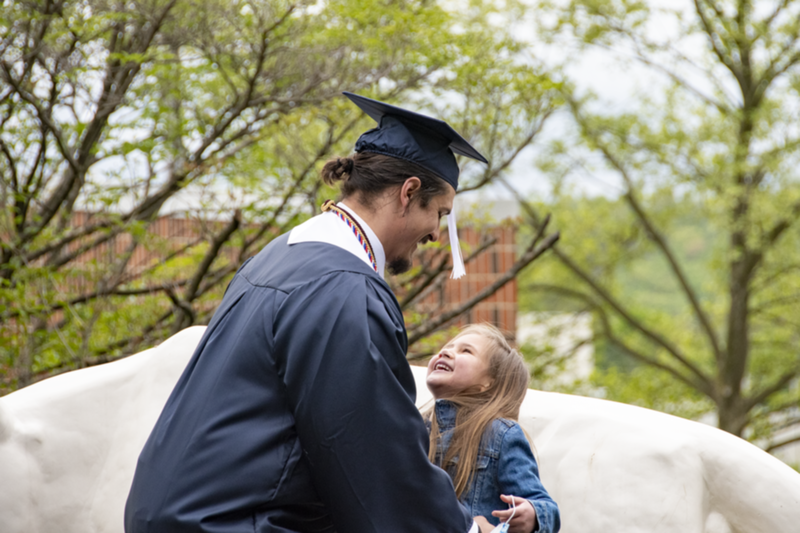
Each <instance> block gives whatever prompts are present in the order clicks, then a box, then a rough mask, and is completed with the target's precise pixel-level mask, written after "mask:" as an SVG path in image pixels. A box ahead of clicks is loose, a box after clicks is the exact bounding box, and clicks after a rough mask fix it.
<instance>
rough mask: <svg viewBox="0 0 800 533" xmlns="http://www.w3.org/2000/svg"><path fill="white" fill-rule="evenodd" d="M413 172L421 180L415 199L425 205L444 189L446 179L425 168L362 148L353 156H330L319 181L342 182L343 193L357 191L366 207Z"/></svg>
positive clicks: (354, 192)
mask: <svg viewBox="0 0 800 533" xmlns="http://www.w3.org/2000/svg"><path fill="white" fill-rule="evenodd" d="M412 176H416V177H418V178H419V180H420V182H422V187H421V188H420V191H419V193H418V196H417V198H418V200H419V202H420V204H421V205H422V207H426V206H427V205H428V202H430V200H431V198H433V197H434V196H437V195H439V194H442V193H444V192H445V191H446V190H447V187H449V186H450V185H448V183H447V182H446V181H444V180H443V179H442V178H440V177H439V176H437V175H436V174H434V173H433V172H431V171H430V170H426V169H425V168H423V167H421V166H419V165H417V164H416V163H411V162H409V161H404V160H402V159H398V158H396V157H391V156H388V155H383V154H374V153H371V152H361V153H357V154H355V155H353V156H352V157H337V158H335V159H331V160H330V161H328V162H327V163H325V166H324V167H322V181H324V182H325V183H327V184H328V185H333V184H335V183H336V182H337V181H341V182H342V197H343V198H344V199H347V198H348V197H350V196H352V195H354V194H357V195H358V201H359V202H361V203H362V204H364V205H365V206H367V207H372V205H371V204H372V202H373V200H375V198H377V197H378V196H380V195H381V194H382V193H383V192H384V191H385V190H386V189H388V188H390V187H400V186H401V185H403V183H405V181H406V180H407V179H408V178H410V177H412Z"/></svg>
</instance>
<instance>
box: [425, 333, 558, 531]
mask: <svg viewBox="0 0 800 533" xmlns="http://www.w3.org/2000/svg"><path fill="white" fill-rule="evenodd" d="M528 379H529V374H528V370H527V369H526V368H525V364H524V363H523V361H522V357H521V356H520V355H519V354H518V353H517V352H516V351H514V350H513V349H512V348H511V347H510V346H509V345H508V343H507V342H506V340H505V338H504V337H503V334H502V333H501V332H500V331H499V330H498V329H497V328H495V327H493V326H490V325H488V324H481V325H473V326H468V327H466V328H465V329H464V330H462V331H461V333H459V334H458V335H457V336H456V337H455V338H454V339H452V340H451V341H450V342H448V343H447V344H446V345H445V346H444V348H442V350H441V351H440V352H439V353H438V354H437V355H435V356H434V357H433V358H432V359H431V360H430V363H428V376H427V385H428V389H429V390H430V391H431V393H433V397H434V398H435V399H436V403H435V404H434V406H433V407H432V408H431V409H430V410H428V411H427V412H425V413H424V414H423V416H424V417H425V419H426V421H427V422H428V425H429V427H430V448H429V454H428V455H429V457H430V459H431V461H432V462H433V463H434V464H436V465H438V466H440V467H442V468H444V469H445V470H446V471H447V473H448V474H449V475H450V477H451V478H452V480H453V486H454V487H455V491H456V495H457V496H458V498H459V500H460V501H461V502H462V503H463V504H464V505H466V506H467V508H468V509H469V510H470V511H471V513H472V515H473V516H484V517H486V518H487V520H488V521H489V522H491V523H492V524H494V525H498V524H500V523H501V522H504V523H505V522H507V523H508V531H509V532H510V533H531V532H533V531H536V532H542V533H556V532H557V531H558V529H559V527H560V524H561V521H560V516H559V512H558V506H557V505H556V503H555V502H554V501H553V499H552V498H550V495H549V494H548V493H547V491H546V490H545V488H544V487H543V486H542V482H541V481H540V480H539V469H538V467H537V465H536V459H534V457H533V453H532V452H531V448H530V445H529V444H528V441H527V439H526V438H525V435H524V433H523V431H522V428H521V427H520V425H519V423H517V421H516V420H517V418H518V416H519V408H520V405H522V400H523V399H524V397H525V391H526V390H527V386H528ZM507 507H508V509H507ZM511 507H513V508H511ZM501 509H502V510H501Z"/></svg>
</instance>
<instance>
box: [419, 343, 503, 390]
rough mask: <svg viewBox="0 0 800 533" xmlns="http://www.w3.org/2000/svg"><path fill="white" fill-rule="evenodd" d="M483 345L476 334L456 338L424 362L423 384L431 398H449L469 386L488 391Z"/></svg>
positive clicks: (487, 371)
mask: <svg viewBox="0 0 800 533" xmlns="http://www.w3.org/2000/svg"><path fill="white" fill-rule="evenodd" d="M487 344H488V342H487V340H486V338H485V337H483V336H482V335H480V334H478V333H467V334H465V335H459V336H458V337H456V338H455V339H453V340H451V341H450V342H448V343H447V344H445V345H444V348H442V349H441V350H440V351H439V353H438V354H437V355H435V356H434V357H433V358H431V361H430V362H429V363H428V377H427V379H426V383H427V385H428V390H430V391H431V393H432V394H433V397H434V398H436V399H437V400H438V399H441V398H451V397H453V396H455V395H456V394H458V393H460V392H462V391H464V390H466V389H468V388H471V387H478V388H479V389H480V390H486V389H488V388H489V386H490V385H491V379H490V378H489V364H488V361H487V357H486V355H485V354H486V348H487Z"/></svg>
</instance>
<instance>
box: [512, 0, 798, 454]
mask: <svg viewBox="0 0 800 533" xmlns="http://www.w3.org/2000/svg"><path fill="white" fill-rule="evenodd" d="M653 5H654V4H651V3H643V2H628V1H623V0H574V1H570V2H567V3H566V5H564V4H558V5H557V4H556V3H549V4H546V5H545V8H546V9H549V10H550V14H551V15H553V17H552V19H551V20H554V21H556V22H554V23H553V24H552V25H551V27H549V28H546V29H544V30H543V31H544V32H545V34H546V35H547V36H548V38H549V39H550V41H551V42H553V43H558V42H560V43H563V42H569V43H570V45H571V46H574V47H575V49H577V50H578V51H584V50H589V49H603V50H605V51H606V52H607V54H608V57H617V58H619V60H620V62H621V63H622V62H630V61H636V62H638V63H639V64H640V66H642V67H645V68H650V69H651V72H652V74H651V76H652V78H651V80H650V83H648V85H647V87H646V88H645V89H644V90H643V91H642V92H641V93H637V94H634V95H632V97H631V99H630V100H629V101H628V103H627V104H626V106H625V110H624V111H619V108H615V107H614V106H610V105H605V103H604V102H603V101H602V100H601V99H599V98H598V97H597V96H594V95H591V94H589V95H587V94H579V93H578V91H577V90H576V89H575V87H574V86H573V84H572V83H570V82H569V81H568V80H567V82H566V83H564V84H563V85H562V87H563V89H564V97H565V99H566V101H567V102H568V105H569V109H570V111H571V113H570V114H571V117H572V119H573V122H572V124H573V125H574V129H573V130H572V131H570V132H568V134H567V135H565V139H561V140H559V141H558V142H555V143H553V146H552V147H551V149H550V150H549V151H546V152H545V153H543V154H542V162H541V164H540V165H539V168H540V170H541V171H542V172H543V173H545V174H546V175H548V176H550V178H551V180H552V183H553V189H552V190H553V194H552V196H551V197H549V198H547V201H543V202H540V204H539V205H538V206H535V207H536V211H547V212H552V213H554V216H555V219H554V223H555V224H556V225H557V226H558V228H557V229H559V230H560V231H561V233H562V238H561V242H560V244H559V247H558V251H557V253H556V254H555V256H553V257H550V258H548V259H547V260H546V261H543V262H542V263H541V264H540V265H538V268H537V269H536V271H535V272H534V273H532V275H531V276H530V277H528V278H526V279H525V280H524V281H523V282H522V286H524V287H527V288H528V289H529V290H530V292H529V293H528V294H526V295H524V297H523V298H521V304H522V305H523V306H524V307H526V308H528V309H542V308H543V307H546V306H555V307H554V308H555V309H561V310H567V311H581V310H583V311H591V312H592V313H593V314H594V316H595V329H596V340H597V345H596V348H597V356H598V368H597V371H596V372H595V375H594V377H593V381H594V383H595V385H596V386H598V387H602V389H603V390H605V391H606V395H607V396H608V397H610V398H614V399H619V400H622V401H628V402H632V403H638V404H640V405H646V406H652V407H656V408H659V409H663V410H666V411H668V412H672V413H675V414H680V415H682V416H690V417H696V416H698V415H699V414H700V413H702V412H704V411H707V410H712V409H713V410H715V411H716V415H717V417H718V418H719V424H720V427H722V428H723V429H726V430H728V431H731V432H733V433H736V434H740V435H746V436H748V437H750V438H753V439H756V440H758V439H763V440H761V442H764V443H766V444H769V443H770V439H771V438H772V436H773V435H774V432H775V430H776V428H778V427H779V426H780V425H781V424H786V423H796V422H797V421H796V420H795V421H794V422H792V421H791V417H792V416H794V415H792V414H791V413H793V412H794V411H792V410H793V409H796V406H797V405H798V403H800V396H799V395H798V394H800V391H799V390H798V380H799V379H800V358H798V353H797V345H798V340H800V323H798V322H797V320H796V318H795V317H796V314H797V313H796V309H797V303H798V298H800V290H798V289H800V271H798V264H800V261H798V259H800V257H798V252H797V250H798V244H800V227H799V226H798V224H797V223H796V221H797V219H798V215H800V186H798V185H800V176H799V175H798V174H797V168H798V156H799V155H800V153H798V146H800V133H799V132H798V130H797V128H796V124H797V120H798V118H800V117H798V113H800V109H799V108H798V107H797V98H798V96H800V93H798V84H797V82H796V80H797V78H798V76H800V63H799V62H800V25H799V24H798V17H797V14H798V13H800V2H797V1H789V2H780V3H770V2H760V3H758V9H756V7H755V6H756V3H752V2H736V3H734V2H709V1H706V0H698V1H697V2H695V3H694V5H693V7H692V6H683V7H681V8H680V9H679V8H678V7H676V8H674V9H672V8H671V9H669V10H663V9H656V8H654V7H653ZM684 7H685V9H684ZM655 25H659V26H660V28H661V31H659V32H657V35H656V33H654V32H652V31H650V28H653V27H655ZM699 44H701V45H702V46H698V45H699ZM598 47H599V48H598ZM587 174H588V175H593V176H603V177H605V178H606V179H607V178H608V176H613V178H614V179H616V180H618V181H619V183H621V187H622V189H621V191H620V193H619V195H613V196H612V197H611V198H585V197H581V196H580V195H577V196H576V194H575V193H574V191H573V190H572V189H571V187H572V185H571V184H572V183H574V178H575V177H576V176H578V175H580V176H586V175H587ZM599 179H602V178H599ZM795 418H796V417H795ZM774 444H776V443H774V442H773V445H774Z"/></svg>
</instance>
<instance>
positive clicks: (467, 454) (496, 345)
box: [423, 324, 530, 498]
mask: <svg viewBox="0 0 800 533" xmlns="http://www.w3.org/2000/svg"><path fill="white" fill-rule="evenodd" d="M470 333H476V334H478V335H481V336H483V337H484V338H485V339H486V340H487V345H486V353H484V354H482V355H483V356H484V357H485V358H486V362H487V363H488V372H489V378H490V379H491V385H490V386H489V388H488V389H486V390H484V391H479V390H470V389H467V390H465V391H463V392H461V393H459V394H458V395H457V396H454V397H451V398H447V400H449V401H451V402H453V403H454V404H455V405H456V406H457V407H458V413H457V415H456V425H455V429H454V430H453V437H452V439H451V440H450V446H449V447H448V449H447V453H446V454H445V456H444V457H440V458H439V459H440V461H441V463H438V465H439V466H441V467H442V468H445V469H447V468H448V467H449V466H450V465H452V464H453V462H454V459H455V458H458V463H457V464H456V467H455V474H454V475H453V485H454V486H455V490H456V496H457V497H459V498H460V497H461V495H462V494H463V492H464V491H465V490H466V489H467V487H468V486H469V484H470V482H471V480H472V477H473V475H474V474H475V467H476V465H477V460H478V452H479V451H480V446H481V437H483V434H484V432H485V431H486V429H487V428H488V427H489V426H490V425H491V423H492V421H493V420H494V419H496V418H508V419H511V420H517V418H518V417H519V408H520V406H521V405H522V400H524V399H525V391H526V390H527V388H528V381H529V379H530V374H529V373H528V369H527V368H526V367H525V363H524V362H523V360H522V356H520V354H519V353H518V352H517V351H516V350H514V349H513V348H511V346H509V344H508V342H507V341H506V339H505V337H504V336H503V334H502V333H501V332H500V330H499V329H497V328H496V327H494V326H492V325H490V324H475V325H471V326H467V327H466V328H464V329H463V330H461V333H459V334H458V335H457V336H456V338H458V337H460V336H462V335H467V334H470ZM435 409H436V406H435V404H434V405H433V406H432V407H431V408H430V409H428V410H426V411H425V413H423V416H424V417H425V419H426V420H428V421H429V422H430V424H431V434H430V445H429V448H428V458H429V459H430V460H431V462H432V463H434V464H437V461H436V452H437V448H438V444H439V440H440V438H441V434H440V431H439V424H438V422H437V420H436V414H435V413H436V411H435Z"/></svg>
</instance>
